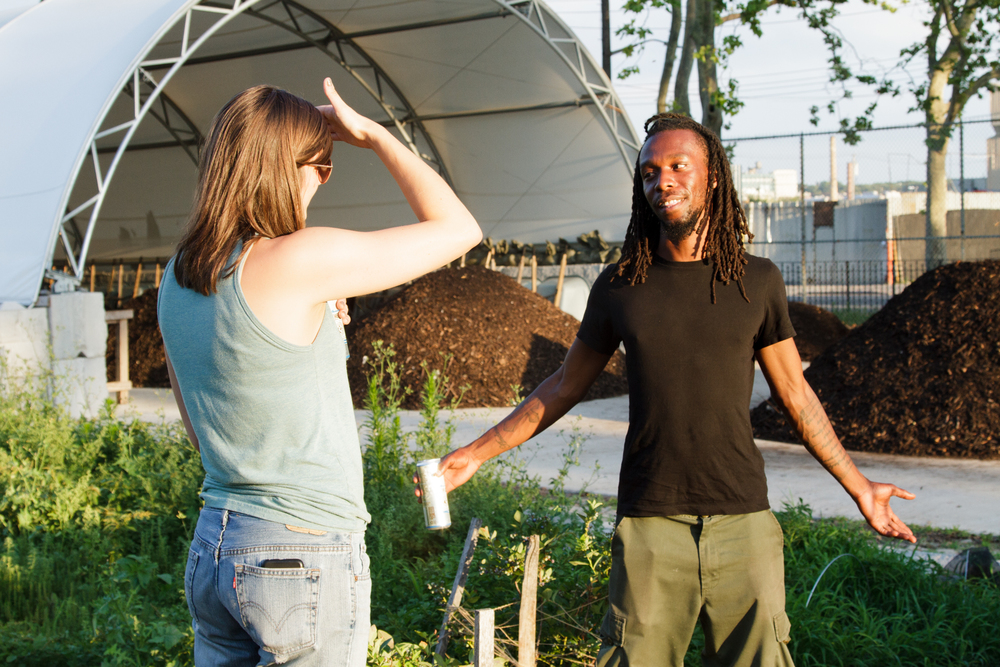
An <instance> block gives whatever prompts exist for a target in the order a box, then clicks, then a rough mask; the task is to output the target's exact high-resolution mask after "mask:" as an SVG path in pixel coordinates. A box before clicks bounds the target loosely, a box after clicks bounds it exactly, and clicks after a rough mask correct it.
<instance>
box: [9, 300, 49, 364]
mask: <svg viewBox="0 0 1000 667" xmlns="http://www.w3.org/2000/svg"><path fill="white" fill-rule="evenodd" d="M0 365H2V366H3V368H2V369H0V370H3V372H5V373H6V375H7V377H19V378H23V377H25V376H26V375H27V374H28V373H37V372H38V371H39V369H43V370H44V369H48V368H49V315H48V310H46V309H45V308H23V309H16V310H3V311H0Z"/></svg>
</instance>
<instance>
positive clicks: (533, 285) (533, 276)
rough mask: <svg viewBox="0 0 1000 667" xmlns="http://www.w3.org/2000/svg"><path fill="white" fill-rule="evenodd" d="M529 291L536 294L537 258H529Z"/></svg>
mask: <svg viewBox="0 0 1000 667" xmlns="http://www.w3.org/2000/svg"><path fill="white" fill-rule="evenodd" d="M531 291H532V293H533V294H538V258H536V257H535V256H534V255H532V256H531Z"/></svg>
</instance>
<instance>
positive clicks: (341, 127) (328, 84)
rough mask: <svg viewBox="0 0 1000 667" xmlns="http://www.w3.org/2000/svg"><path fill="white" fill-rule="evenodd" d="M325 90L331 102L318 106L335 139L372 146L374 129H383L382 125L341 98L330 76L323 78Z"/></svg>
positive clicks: (364, 146) (357, 144)
mask: <svg viewBox="0 0 1000 667" xmlns="http://www.w3.org/2000/svg"><path fill="white" fill-rule="evenodd" d="M323 92H325V93H326V96H327V97H328V98H329V100H330V104H324V105H323V106H320V107H316V108H317V109H319V111H320V113H322V114H323V117H324V118H326V122H327V124H328V125H329V126H330V133H331V134H332V135H333V140H334V141H343V142H344V143H348V144H351V145H352V146H359V147H361V148H371V134H372V131H373V130H374V129H376V128H377V129H381V125H379V124H378V123H376V122H374V121H373V120H371V119H369V118H365V117H364V116H362V115H361V114H359V113H358V112H357V111H355V110H354V109H352V108H351V107H350V106H349V105H348V104H347V102H345V101H344V100H343V99H341V97H340V94H339V93H338V92H337V89H336V88H334V87H333V81H331V80H330V77H327V78H326V79H324V80H323Z"/></svg>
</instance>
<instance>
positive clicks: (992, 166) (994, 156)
mask: <svg viewBox="0 0 1000 667" xmlns="http://www.w3.org/2000/svg"><path fill="white" fill-rule="evenodd" d="M990 116H992V118H993V130H994V131H995V132H996V136H995V137H990V138H989V139H987V140H986V160H987V169H988V171H987V173H986V189H987V190H994V191H998V190H1000V90H994V91H993V92H992V93H990Z"/></svg>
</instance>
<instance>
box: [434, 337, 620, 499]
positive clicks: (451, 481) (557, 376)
mask: <svg viewBox="0 0 1000 667" xmlns="http://www.w3.org/2000/svg"><path fill="white" fill-rule="evenodd" d="M609 359H611V355H610V354H602V353H600V352H597V351H596V350H594V349H593V348H591V347H590V346H589V345H587V344H586V343H584V342H583V341H581V340H580V339H579V338H577V339H576V340H574V341H573V345H572V346H571V347H570V348H569V352H567V353H566V360H565V361H564V362H563V365H562V366H560V367H559V370H557V371H556V372H555V373H553V374H552V375H550V376H549V377H547V378H546V379H545V380H544V381H543V382H542V383H541V384H540V385H538V388H537V389H535V391H533V392H531V394H530V395H529V396H528V397H527V398H526V399H524V400H523V401H521V403H520V404H519V405H518V406H517V407H516V408H514V411H513V412H512V413H510V414H509V415H508V416H507V417H506V418H505V419H504V420H503V421H501V422H500V423H499V424H497V425H496V426H494V427H493V428H491V429H490V430H489V431H487V432H486V433H484V434H483V435H481V436H480V437H479V438H478V439H477V440H475V441H474V442H473V443H472V444H470V445H467V446H465V447H462V448H460V449H456V450H455V451H453V452H451V453H450V454H448V456H446V457H445V458H444V459H443V460H442V461H441V468H440V469H441V471H442V472H443V474H444V478H445V485H446V487H447V489H448V490H449V491H451V490H452V489H454V488H455V487H457V486H461V485H462V484H465V483H466V482H467V481H469V478H470V477H472V476H473V475H474V474H475V473H476V471H477V470H479V466H481V465H482V464H483V463H485V462H486V461H488V460H489V459H491V458H493V457H494V456H496V455H497V454H502V453H503V452H506V451H507V450H508V449H513V448H514V447H517V446H518V445H520V444H521V443H523V442H525V441H526V440H528V439H530V438H532V437H534V436H535V435H538V434H539V433H541V432H542V431H544V430H545V429H546V428H548V427H549V426H551V425H552V424H553V423H555V422H556V420H558V419H559V418H560V417H562V416H563V415H565V414H566V413H567V412H568V411H569V409H570V408H572V407H573V406H574V405H576V404H577V403H579V402H580V400H581V399H582V398H583V397H584V396H585V395H586V394H587V390H588V389H590V386H591V385H592V384H594V381H595V380H597V376H598V375H600V374H601V371H603V370H604V367H605V366H607V364H608V360H609Z"/></svg>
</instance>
